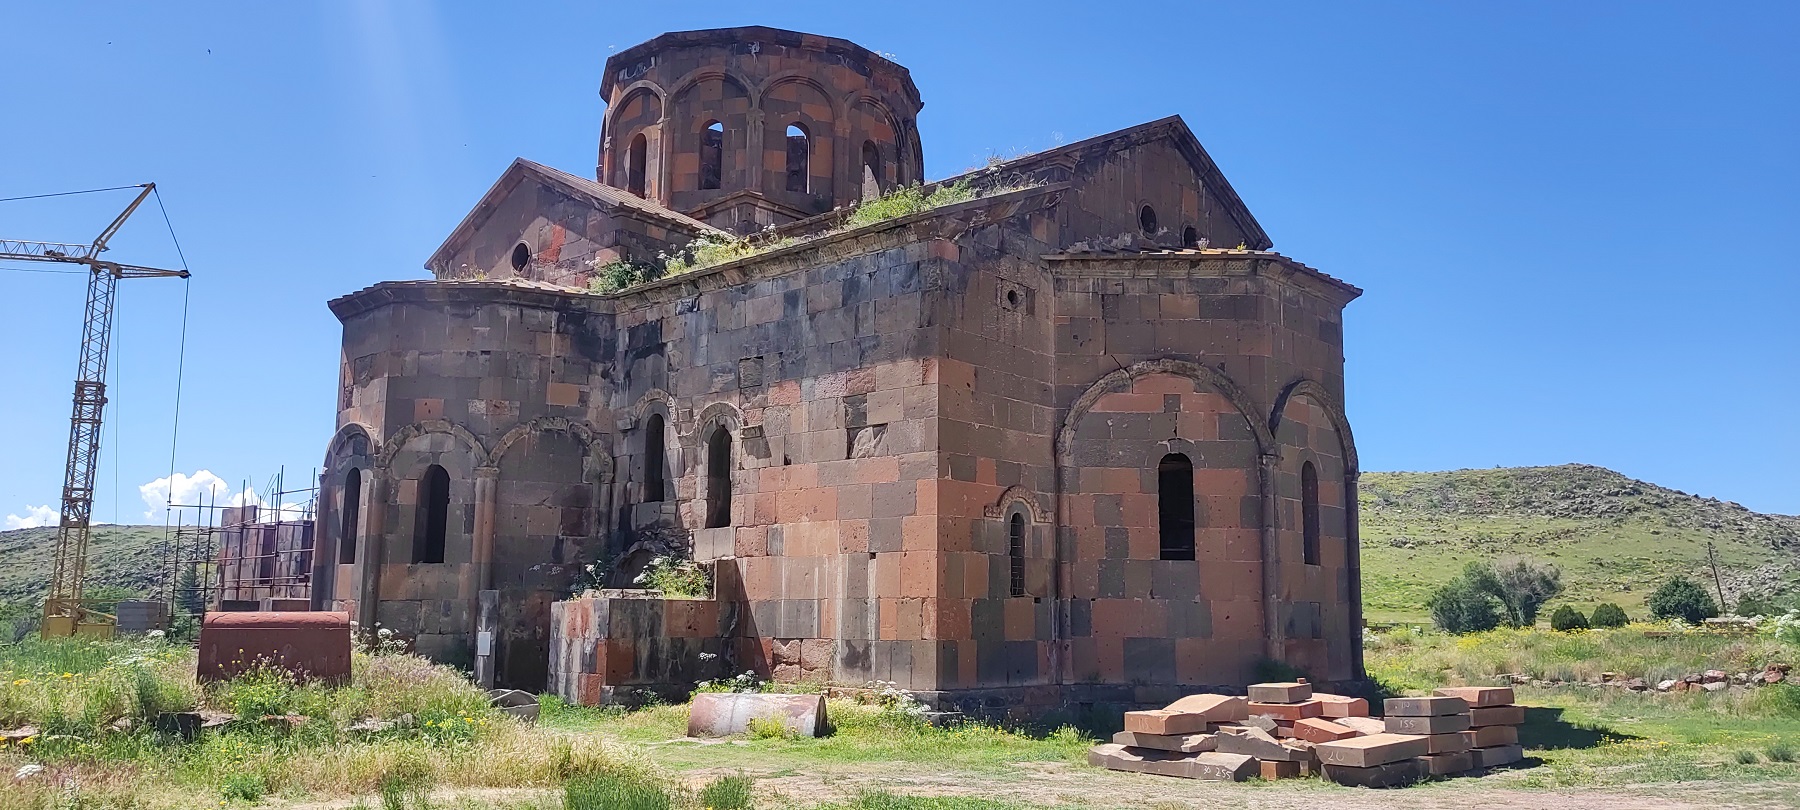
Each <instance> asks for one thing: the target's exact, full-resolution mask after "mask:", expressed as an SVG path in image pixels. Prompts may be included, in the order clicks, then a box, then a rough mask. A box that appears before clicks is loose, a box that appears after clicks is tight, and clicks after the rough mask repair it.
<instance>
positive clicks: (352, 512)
mask: <svg viewBox="0 0 1800 810" xmlns="http://www.w3.org/2000/svg"><path fill="white" fill-rule="evenodd" d="M361 517H362V470H359V469H356V468H355V467H352V468H350V474H349V475H346V476H344V522H343V525H342V526H340V527H339V530H338V564H339V565H349V564H351V563H354V562H356V529H357V527H358V526H360V525H362V524H361V523H360V518H361Z"/></svg>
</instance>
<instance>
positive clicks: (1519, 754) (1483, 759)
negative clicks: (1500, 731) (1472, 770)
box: [1469, 745, 1525, 768]
mask: <svg viewBox="0 0 1800 810" xmlns="http://www.w3.org/2000/svg"><path fill="white" fill-rule="evenodd" d="M1469 755H1470V756H1471V757H1473V758H1474V761H1475V763H1474V767H1476V768H1494V767H1498V766H1501V765H1511V764H1513V763H1514V762H1518V761H1519V760H1521V759H1524V758H1525V749H1523V748H1520V747H1519V746H1516V745H1500V746H1495V747H1493V748H1471V749H1469Z"/></svg>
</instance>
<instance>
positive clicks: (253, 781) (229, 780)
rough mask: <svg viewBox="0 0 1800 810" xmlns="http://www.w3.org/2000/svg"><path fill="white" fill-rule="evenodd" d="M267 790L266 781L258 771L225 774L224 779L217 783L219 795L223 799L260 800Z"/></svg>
mask: <svg viewBox="0 0 1800 810" xmlns="http://www.w3.org/2000/svg"><path fill="white" fill-rule="evenodd" d="M268 792H269V784H268V782H266V781H264V780H263V777H262V774H258V773H233V774H227V775H226V776H225V781H224V782H222V783H221V784H220V785H219V795H220V796H223V797H224V798H225V801H234V800H236V801H246V802H252V803H254V802H260V801H262V797H263V794H266V793H268Z"/></svg>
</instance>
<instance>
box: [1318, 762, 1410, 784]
mask: <svg viewBox="0 0 1800 810" xmlns="http://www.w3.org/2000/svg"><path fill="white" fill-rule="evenodd" d="M1322 770H1323V771H1324V773H1325V778H1326V779H1329V780H1331V781H1333V782H1336V783H1338V784H1340V785H1349V786H1351V787H1366V788H1391V787H1401V786H1404V785H1410V784H1412V783H1414V782H1417V781H1419V780H1420V779H1424V778H1425V777H1426V775H1427V773H1426V770H1425V766H1424V765H1423V764H1422V763H1420V762H1419V760H1418V759H1416V758H1411V759H1403V760H1400V761H1398V762H1389V763H1386V764H1383V765H1376V766H1373V767H1369V768H1355V767H1350V766H1348V765H1332V764H1329V763H1327V764H1326V765H1325V767H1324V768H1323V769H1322Z"/></svg>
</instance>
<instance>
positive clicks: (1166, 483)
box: [1156, 453, 1194, 560]
mask: <svg viewBox="0 0 1800 810" xmlns="http://www.w3.org/2000/svg"><path fill="white" fill-rule="evenodd" d="M1156 489H1157V496H1156V497H1157V503H1156V517H1157V525H1158V527H1160V531H1161V535H1162V558H1163V559H1165V560H1191V559H1194V463H1193V462H1191V461H1189V460H1188V457H1187V456H1184V455H1182V454H1180V453H1170V454H1168V455H1166V456H1163V457H1162V461H1161V462H1160V463H1158V464H1157V465H1156Z"/></svg>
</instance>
